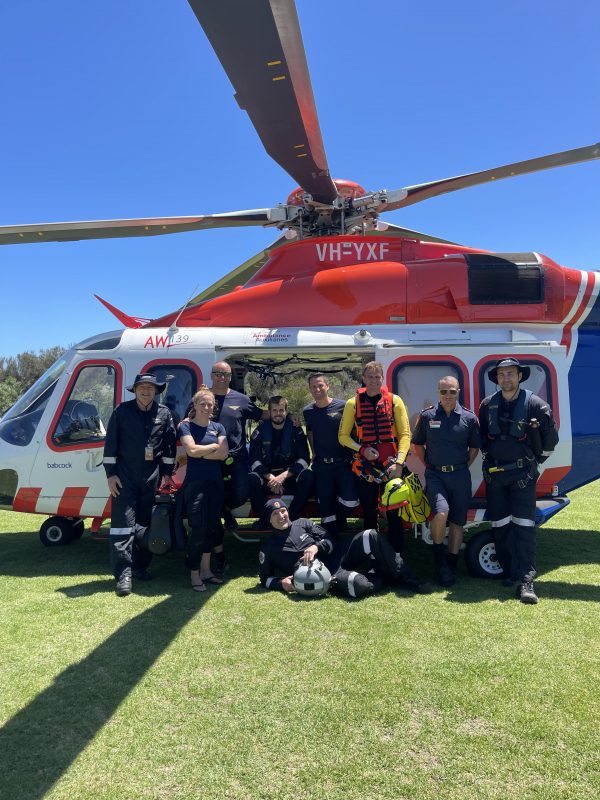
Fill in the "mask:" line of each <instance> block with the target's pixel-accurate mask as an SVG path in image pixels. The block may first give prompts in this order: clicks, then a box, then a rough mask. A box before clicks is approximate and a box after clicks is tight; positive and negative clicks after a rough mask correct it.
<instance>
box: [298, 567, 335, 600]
mask: <svg viewBox="0 0 600 800" xmlns="http://www.w3.org/2000/svg"><path fill="white" fill-rule="evenodd" d="M330 583H331V572H329V570H328V569H327V567H326V566H325V564H323V562H322V561H319V559H318V558H315V560H314V561H313V562H312V564H309V565H308V566H306V565H305V564H299V565H298V566H297V567H296V569H295V571H294V589H295V590H296V591H297V592H299V593H300V594H305V595H308V596H309V597H319V595H322V594H327V590H328V589H329V584H330Z"/></svg>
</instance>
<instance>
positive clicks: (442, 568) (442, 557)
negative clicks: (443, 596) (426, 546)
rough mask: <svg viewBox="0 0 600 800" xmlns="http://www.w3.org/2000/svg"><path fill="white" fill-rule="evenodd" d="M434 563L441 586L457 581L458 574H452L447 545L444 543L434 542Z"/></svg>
mask: <svg viewBox="0 0 600 800" xmlns="http://www.w3.org/2000/svg"><path fill="white" fill-rule="evenodd" d="M433 563H434V566H435V574H436V578H437V582H438V583H439V585H440V586H444V587H448V586H452V585H453V584H454V582H455V581H456V576H455V575H453V574H452V572H451V570H450V569H449V567H448V565H447V564H446V547H445V545H444V544H435V543H434V544H433Z"/></svg>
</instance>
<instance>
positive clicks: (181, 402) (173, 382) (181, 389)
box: [148, 364, 197, 426]
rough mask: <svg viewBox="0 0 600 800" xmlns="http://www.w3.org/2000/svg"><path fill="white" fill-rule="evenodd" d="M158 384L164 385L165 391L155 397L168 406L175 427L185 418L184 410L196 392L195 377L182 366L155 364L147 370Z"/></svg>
mask: <svg viewBox="0 0 600 800" xmlns="http://www.w3.org/2000/svg"><path fill="white" fill-rule="evenodd" d="M148 372H149V373H150V374H151V375H155V376H156V378H157V380H158V381H160V383H166V384H167V385H166V386H165V390H164V392H163V393H162V394H161V395H158V396H157V398H156V399H157V401H158V402H159V403H164V405H166V406H168V408H169V409H170V411H171V414H172V415H173V422H174V423H175V425H176V426H177V425H178V424H179V423H180V422H181V420H182V419H183V418H184V416H185V412H186V409H187V407H188V405H189V403H190V400H191V399H192V395H193V394H194V392H195V391H196V383H197V382H196V376H195V374H194V372H193V371H192V370H191V369H190V368H189V367H186V366H184V365H183V364H165V365H164V366H162V365H160V364H157V365H155V366H153V367H150V368H149V369H148Z"/></svg>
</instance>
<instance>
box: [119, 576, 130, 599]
mask: <svg viewBox="0 0 600 800" xmlns="http://www.w3.org/2000/svg"><path fill="white" fill-rule="evenodd" d="M115 592H116V594H117V595H118V596H119V597H126V596H127V595H128V594H131V575H121V577H120V578H119V580H118V581H117V585H116V586H115Z"/></svg>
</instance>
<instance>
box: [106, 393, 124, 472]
mask: <svg viewBox="0 0 600 800" xmlns="http://www.w3.org/2000/svg"><path fill="white" fill-rule="evenodd" d="M117 411H118V406H117V408H115V410H114V411H113V413H112V414H111V416H110V419H109V420H108V425H107V428H106V439H105V440H104V460H103V462H102V463H103V466H104V469H105V471H106V477H107V478H112V476H113V475H117V474H118V472H117V452H118V450H119V417H120V415H119V414H118V413H117Z"/></svg>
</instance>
